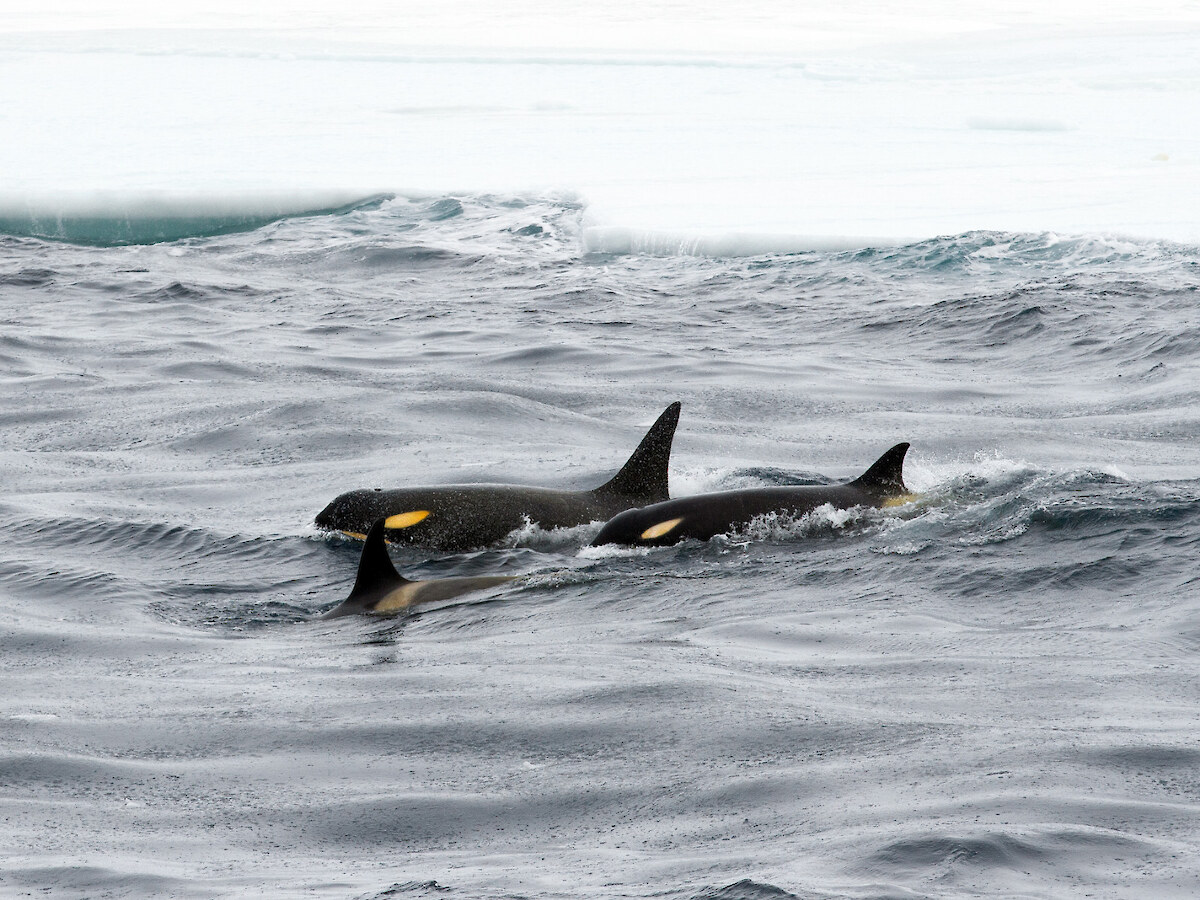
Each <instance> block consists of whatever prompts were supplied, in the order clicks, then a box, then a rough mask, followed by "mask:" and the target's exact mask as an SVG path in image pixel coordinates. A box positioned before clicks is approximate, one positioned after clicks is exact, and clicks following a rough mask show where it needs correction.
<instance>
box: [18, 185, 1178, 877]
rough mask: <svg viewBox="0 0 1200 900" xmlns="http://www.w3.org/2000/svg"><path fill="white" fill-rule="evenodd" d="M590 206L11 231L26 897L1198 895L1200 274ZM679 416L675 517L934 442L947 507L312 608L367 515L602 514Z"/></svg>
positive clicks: (397, 552)
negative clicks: (382, 511) (426, 488)
mask: <svg viewBox="0 0 1200 900" xmlns="http://www.w3.org/2000/svg"><path fill="white" fill-rule="evenodd" d="M586 214H587V211H586V209H585V208H584V206H583V204H581V203H580V202H579V201H577V200H575V199H573V198H570V197H558V196H531V197H515V196H514V197H500V196H458V197H440V198H439V197H433V198H403V197H396V198H391V199H385V200H379V199H378V198H376V199H375V200H374V201H372V202H368V203H364V204H362V205H360V206H358V207H355V208H350V209H344V210H340V211H336V212H331V213H327V214H321V215H314V216H307V217H297V218H288V219H283V220H280V221H276V222H272V223H267V224H262V223H257V222H255V223H249V224H253V225H259V227H256V228H253V229H251V230H236V229H237V227H242V226H239V225H238V223H237V222H233V223H232V225H231V223H228V222H227V223H222V222H214V221H210V220H208V219H206V220H204V221H203V222H197V223H194V227H192V228H191V229H190V230H189V228H188V226H187V223H183V224H182V225H181V223H179V222H175V223H172V226H171V227H172V229H173V230H171V231H170V232H169V234H170V235H172V236H174V235H177V234H180V233H184V234H190V235H191V236H187V237H181V238H179V239H177V240H173V241H167V242H162V243H152V244H143V243H120V241H126V240H136V239H137V235H139V234H150V235H153V234H155V233H160V232H156V231H155V228H156V227H157V226H156V225H155V224H154V223H149V224H145V223H143V225H144V227H142V228H141V230H139V228H138V227H133V226H131V225H129V223H125V224H121V225H119V227H118V225H114V224H113V223H101V225H99V226H97V231H96V233H95V234H94V235H92V236H91V239H89V236H88V235H78V234H76V235H74V236H73V237H74V238H75V239H76V240H78V241H79V243H66V242H63V241H53V240H44V239H39V238H34V237H29V236H18V235H11V236H8V237H3V238H0V383H2V385H3V390H2V391H0V679H2V682H0V683H2V685H3V690H2V691H0V893H2V894H3V895H5V896H35V897H41V896H54V897H88V898H96V897H150V896H153V897H180V898H192V897H246V896H272V897H280V896H286V897H321V898H341V897H346V898H383V897H395V898H404V897H412V898H428V897H438V898H448V900H454V898H476V897H489V898H500V897H511V898H578V897H587V898H618V897H620V898H630V897H633V898H642V897H645V898H649V897H655V898H663V897H665V898H681V900H685V898H686V900H692V898H704V900H745V898H756V900H778V898H789V897H800V898H816V897H839V898H841V897H845V898H908V897H939V898H940V897H1006V898H1007V897H1084V896H1087V897H1179V898H1183V897H1194V896H1196V895H1197V894H1200V825H1198V823H1200V678H1198V677H1197V676H1198V675H1200V662H1198V653H1200V308H1198V303H1197V301H1198V300H1200V249H1198V248H1196V247H1190V246H1181V245H1175V244H1169V243H1159V242H1147V241H1131V240H1123V239H1119V238H1114V237H1101V236H1090V237H1089V236H1082V237H1079V236H1077V237H1069V236H1060V235H1053V234H1002V233H992V232H972V233H967V234H960V235H952V236H945V237H939V238H936V239H932V240H928V241H925V242H922V243H918V244H912V245H908V246H899V247H876V248H869V249H858V250H846V251H830V250H821V251H810V252H796V253H789V254H778V253H775V254H772V253H762V254H758V255H755V254H753V253H747V254H746V255H740V256H724V257H721V256H704V255H698V254H695V253H693V252H690V251H692V250H694V249H695V247H689V246H688V245H686V244H683V243H681V245H680V246H678V247H674V248H669V247H658V248H655V252H641V253H635V252H630V253H597V252H589V251H588V247H587V243H586V241H585V239H584V222H585V217H586ZM242 224H243V225H245V223H242ZM81 227H86V223H84V225H83V226H81ZM247 227H248V226H247ZM231 231H232V233H227V232H231ZM673 400H680V401H682V403H683V415H682V419H681V422H680V426H679V431H678V434H677V436H676V441H675V449H674V454H673V457H672V465H671V489H672V492H673V493H674V494H676V495H682V494H692V493H699V492H702V491H707V490H721V489H728V488H734V487H741V486H752V485H773V484H802V483H824V482H829V481H837V480H843V479H849V478H852V477H855V476H857V475H858V474H861V472H862V471H863V470H864V469H865V468H866V467H867V466H868V465H869V464H870V463H871V462H873V461H874V459H875V458H876V457H877V456H878V455H879V454H880V453H882V452H883V451H884V450H885V449H887V448H888V447H890V446H891V445H892V444H894V443H896V442H898V441H901V440H904V441H910V442H911V443H912V449H911V451H910V453H909V459H908V463H907V467H906V478H907V480H908V483H909V486H910V487H911V488H912V489H914V490H915V491H916V492H918V493H919V497H918V499H917V500H915V501H914V502H913V503H910V504H908V505H906V506H901V507H898V508H895V509H887V510H851V511H834V510H821V511H818V512H817V513H814V514H812V515H810V516H807V517H804V518H802V519H800V520H795V521H789V520H785V519H778V518H775V519H769V520H761V521H757V522H755V523H753V524H752V525H751V526H749V527H748V528H747V529H745V531H744V532H742V533H736V534H730V535H725V536H722V537H718V538H715V539H713V540H711V541H708V542H705V543H697V542H685V543H682V544H680V545H678V546H675V547H670V548H661V549H656V550H651V551H634V550H623V549H612V548H590V547H588V544H589V542H590V539H591V537H592V536H593V535H595V533H596V532H597V531H598V529H599V527H600V524H601V523H599V522H597V523H592V524H591V525H586V526H581V527H579V528H574V529H568V530H563V531H549V532H547V531H544V530H541V529H539V528H537V527H536V526H535V525H531V526H530V527H528V528H526V529H523V530H521V531H519V532H516V533H514V534H512V535H510V536H509V537H508V538H507V539H506V540H505V541H504V542H502V543H501V544H500V545H498V546H490V547H481V548H477V549H475V550H473V551H471V552H467V553H462V554H454V555H447V556H439V555H435V554H431V553H428V552H422V551H421V550H419V549H413V548H395V549H394V550H393V557H394V559H395V561H396V563H397V566H398V567H399V568H400V569H401V571H403V572H404V573H405V574H407V575H409V576H410V577H434V576H439V575H467V574H471V575H473V574H485V573H504V574H517V575H521V576H523V577H522V578H521V579H519V580H518V581H515V582H512V583H511V584H510V585H506V586H503V587H499V588H496V589H493V590H489V591H486V592H484V593H481V594H477V595H472V596H468V597H463V598H458V599H457V600H455V601H452V602H448V603H444V604H439V605H435V606H432V607H429V608H424V609H421V610H418V611H416V612H414V613H413V614H411V615H408V616H405V617H400V618H394V619H384V620H379V619H369V618H361V619H358V618H353V619H339V620H335V621H321V620H319V619H318V616H319V615H320V613H322V612H323V611H325V610H327V609H329V608H331V607H332V606H333V605H335V604H336V603H337V602H339V601H340V600H341V599H342V598H343V597H344V596H345V595H346V594H347V593H348V591H349V588H350V585H351V584H352V582H353V579H354V573H355V567H356V562H357V555H358V547H357V545H356V544H355V543H354V542H352V541H349V540H346V539H343V538H340V537H331V536H327V535H324V534H322V533H320V532H318V531H317V530H315V529H314V527H313V525H312V519H313V516H314V515H315V514H316V513H317V512H318V511H319V510H320V509H321V508H322V506H324V504H325V503H327V502H328V501H329V500H330V499H332V498H333V497H334V496H335V495H337V494H339V493H341V492H343V491H345V490H350V489H353V488H359V487H372V486H381V487H400V486H414V485H420V484H441V483H454V482H464V481H480V480H487V481H506V482H517V483H529V484H540V485H545V486H550V487H563V488H568V487H569V488H586V487H592V486H595V485H598V484H600V483H601V482H602V481H604V480H606V479H607V478H608V477H610V476H611V475H612V473H613V472H615V471H616V469H617V468H618V467H619V466H620V465H621V464H622V463H623V462H624V460H625V458H626V457H627V456H628V454H629V453H630V452H632V450H633V448H634V447H635V446H636V444H637V442H638V440H639V439H640V437H641V434H642V432H643V431H644V429H645V428H646V427H647V426H648V425H649V424H650V423H651V422H652V421H653V420H654V418H655V417H656V416H657V415H658V414H659V413H660V412H661V411H662V409H663V408H664V407H665V406H666V405H667V404H668V403H670V402H671V401H673Z"/></svg>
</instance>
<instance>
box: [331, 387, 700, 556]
mask: <svg viewBox="0 0 1200 900" xmlns="http://www.w3.org/2000/svg"><path fill="white" fill-rule="evenodd" d="M678 424H679V403H678V401H677V402H675V403H672V404H671V405H670V406H668V407H667V408H666V409H665V410H664V411H663V413H662V415H660V416H659V417H658V421H656V422H655V423H654V424H653V425H652V426H651V427H650V430H649V431H648V432H646V436H645V437H644V438H642V442H641V443H640V444H639V445H638V447H637V449H636V450H634V451H633V455H632V456H630V457H629V459H628V461H627V462H626V463H625V465H624V466H622V467H621V470H620V471H619V472H617V474H616V475H614V476H613V477H612V478H611V479H610V480H609V481H607V482H605V483H604V484H602V485H600V487H598V488H594V489H592V490H590V491H560V490H553V489H551V488H540V487H526V486H524V485H512V484H451V485H443V486H438V487H417V488H399V489H396V490H384V489H382V488H374V489H373V490H372V489H367V490H355V491H349V492H348V493H345V494H342V495H341V496H339V497H338V498H337V499H335V500H334V501H333V502H332V503H330V504H329V505H328V506H326V507H325V509H323V510H321V512H320V514H318V516H317V519H316V524H317V527H318V528H322V529H325V530H328V531H340V532H342V533H344V534H347V535H349V536H350V537H355V538H362V537H363V536H364V535H365V534H366V532H367V530H368V529H369V528H370V527H371V526H372V524H373V523H374V522H375V521H376V520H377V519H383V520H384V528H385V530H386V538H387V540H388V541H391V542H393V543H406V544H414V545H416V546H420V547H426V548H429V549H432V550H441V551H450V552H457V551H461V550H469V549H472V548H475V547H484V546H487V545H489V544H494V543H496V542H497V541H500V540H503V539H504V537H505V536H506V535H508V534H510V533H511V532H513V531H514V530H516V529H518V528H522V527H524V526H525V525H526V524H527V523H529V522H532V523H536V524H537V525H539V526H540V527H541V528H545V529H550V528H571V527H574V526H576V525H584V524H586V523H588V522H595V521H603V520H605V519H609V518H611V517H612V516H614V515H616V514H617V513H619V512H621V511H622V510H625V509H630V508H631V507H635V506H646V505H647V504H651V503H658V502H660V501H663V500H666V499H667V498H668V497H669V494H668V493H667V464H668V462H669V461H670V458H671V442H672V440H673V439H674V437H675V426H676V425H678Z"/></svg>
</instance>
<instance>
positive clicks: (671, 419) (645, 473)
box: [595, 400, 679, 504]
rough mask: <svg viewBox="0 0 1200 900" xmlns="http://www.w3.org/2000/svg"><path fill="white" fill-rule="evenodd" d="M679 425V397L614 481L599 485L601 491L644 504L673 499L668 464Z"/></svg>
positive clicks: (651, 429) (598, 489) (622, 467)
mask: <svg viewBox="0 0 1200 900" xmlns="http://www.w3.org/2000/svg"><path fill="white" fill-rule="evenodd" d="M678 424H679V401H678V400H676V401H675V402H674V403H672V404H671V405H670V406H668V407H667V408H666V409H665V410H663V414H662V415H661V416H659V417H658V421H657V422H655V423H654V424H653V425H651V426H650V430H649V431H647V432H646V436H645V437H644V438H642V442H641V443H640V444H638V448H637V449H636V450H634V451H633V456H631V457H629V459H628V460H626V462H625V465H623V466H621V471H620V472H618V473H617V474H616V475H614V476H613V478H612V480H611V481H609V482H607V483H606V484H602V485H600V487H598V488H596V491H595V493H597V494H618V495H620V496H622V497H631V498H633V499H636V500H638V501H639V502H640V503H643V504H649V503H659V502H660V501H663V500H669V499H670V495H669V494H668V493H667V464H668V463H669V462H670V461H671V441H673V440H674V439H675V426H676V425H678Z"/></svg>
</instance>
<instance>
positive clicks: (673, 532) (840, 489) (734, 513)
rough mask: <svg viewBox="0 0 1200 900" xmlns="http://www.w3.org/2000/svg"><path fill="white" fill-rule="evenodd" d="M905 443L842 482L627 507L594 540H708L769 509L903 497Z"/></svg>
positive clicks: (797, 511)
mask: <svg viewBox="0 0 1200 900" xmlns="http://www.w3.org/2000/svg"><path fill="white" fill-rule="evenodd" d="M908 446H909V445H908V444H907V443H903V444H897V445H896V446H894V447H892V448H891V449H890V450H888V451H887V452H886V453H884V454H883V456H881V457H880V458H879V459H878V460H877V461H876V462H875V463H874V464H873V465H872V466H871V467H870V468H869V469H867V471H866V472H864V473H863V474H862V475H861V476H859V477H858V478H856V479H854V480H853V481H850V482H847V483H846V484H839V485H830V486H828V487H825V486H816V487H770V488H749V489H746V490H736V491H721V492H718V493H712V494H697V495H695V496H692V497H680V498H678V499H676V500H667V501H666V502H664V503H655V504H652V505H650V506H644V507H642V508H640V509H630V510H626V511H625V512H623V513H620V514H619V515H617V516H614V517H613V518H612V519H610V520H609V521H608V522H606V523H605V524H604V527H603V528H601V529H600V533H599V534H597V535H596V537H595V538H594V539H593V540H592V546H593V547H598V546H601V545H603V544H632V545H635V546H642V547H656V546H664V545H667V544H676V543H678V542H679V541H682V540H683V539H684V538H694V539H696V540H699V541H707V540H708V539H709V538H711V537H713V536H715V535H718V534H726V533H728V532H730V531H734V530H736V529H737V528H738V527H740V526H744V525H748V524H749V523H750V521H751V520H752V519H753V518H754V517H755V516H761V515H766V514H768V513H787V514H790V515H795V516H801V515H804V514H805V513H807V512H811V511H812V510H814V509H816V508H817V507H820V506H824V505H825V504H830V505H832V506H834V507H836V508H838V509H850V508H851V507H855V506H874V507H882V506H887V505H889V504H894V503H900V502H907V501H908V500H910V499H911V498H912V495H911V494H910V493H909V490H908V488H907V487H905V485H904V475H903V468H904V455H905V453H907V452H908Z"/></svg>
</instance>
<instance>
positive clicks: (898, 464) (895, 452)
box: [848, 442, 908, 496]
mask: <svg viewBox="0 0 1200 900" xmlns="http://www.w3.org/2000/svg"><path fill="white" fill-rule="evenodd" d="M907 452H908V443H907V442H905V443H902V444H897V445H896V446H895V447H893V448H892V449H891V450H889V451H888V452H887V453H885V454H883V456H881V457H879V459H877V460H875V464H874V465H873V466H871V468H869V469H867V471H865V472H863V473H862V475H860V476H859V477H858V478H856V479H854V480H853V481H851V482H850V484H849V485H848V487H856V488H859V489H860V490H864V491H870V492H871V493H873V494H883V495H885V496H890V495H892V494H907V493H908V488H906V487H905V486H904V454H905V453H907Z"/></svg>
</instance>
